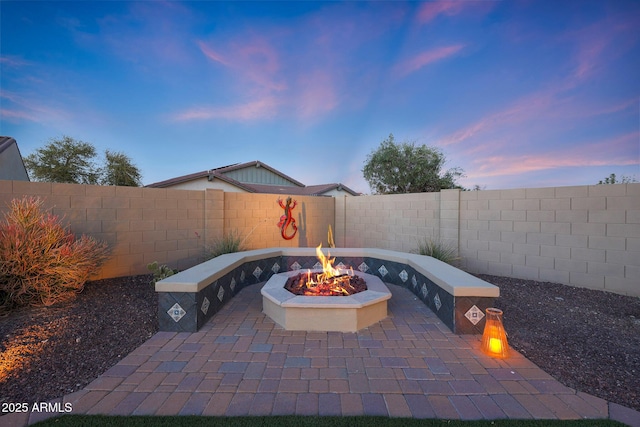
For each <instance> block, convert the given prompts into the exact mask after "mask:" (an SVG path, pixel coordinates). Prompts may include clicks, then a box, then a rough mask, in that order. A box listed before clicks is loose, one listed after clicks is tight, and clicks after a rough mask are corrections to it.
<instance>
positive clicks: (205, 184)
mask: <svg viewBox="0 0 640 427" xmlns="http://www.w3.org/2000/svg"><path fill="white" fill-rule="evenodd" d="M166 188H169V189H172V190H200V191H202V190H207V189H216V190H222V191H228V192H238V193H246V191H245V190H243V189H242V188H238V187H236V186H235V185H231V184H229V183H228V182H225V181H221V180H219V179H214V180H213V181H209V180H208V179H207V178H199V179H194V180H192V181H187V182H181V183H179V184H174V185H171V186H169V187H166Z"/></svg>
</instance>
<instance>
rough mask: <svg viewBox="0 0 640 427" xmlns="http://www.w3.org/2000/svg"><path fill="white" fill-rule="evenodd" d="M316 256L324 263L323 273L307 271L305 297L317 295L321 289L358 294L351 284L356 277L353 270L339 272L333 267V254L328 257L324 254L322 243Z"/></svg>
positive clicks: (345, 293)
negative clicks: (351, 279)
mask: <svg viewBox="0 0 640 427" xmlns="http://www.w3.org/2000/svg"><path fill="white" fill-rule="evenodd" d="M316 255H317V257H318V260H319V261H320V263H322V273H312V272H311V270H307V281H306V283H305V284H304V286H305V287H306V288H307V290H308V291H305V295H317V293H318V290H319V289H321V288H322V289H323V290H329V291H331V292H335V293H341V294H344V295H351V294H352V293H353V292H357V291H356V289H355V288H354V287H353V286H352V285H351V284H350V283H349V282H350V279H349V278H350V277H353V276H354V273H353V268H350V269H348V270H339V269H337V268H335V267H334V266H333V263H334V262H335V260H336V259H335V258H331V254H330V253H328V254H327V256H325V255H324V253H323V252H322V243H320V245H318V247H317V248H316Z"/></svg>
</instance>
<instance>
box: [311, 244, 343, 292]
mask: <svg viewBox="0 0 640 427" xmlns="http://www.w3.org/2000/svg"><path fill="white" fill-rule="evenodd" d="M316 256H317V257H318V259H319V260H320V262H321V263H322V274H319V275H318V276H317V277H316V279H317V280H318V282H319V283H322V282H324V281H326V280H329V279H331V278H333V277H336V276H340V275H341V273H340V270H338V269H336V268H334V267H333V263H334V262H335V260H336V259H335V258H330V256H331V253H328V254H327V256H326V257H325V256H324V253H322V243H320V244H319V245H318V247H317V248H316Z"/></svg>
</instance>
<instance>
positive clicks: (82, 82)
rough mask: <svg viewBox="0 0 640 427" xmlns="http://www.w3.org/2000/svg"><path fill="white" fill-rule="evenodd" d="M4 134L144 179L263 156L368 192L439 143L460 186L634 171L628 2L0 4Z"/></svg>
mask: <svg viewBox="0 0 640 427" xmlns="http://www.w3.org/2000/svg"><path fill="white" fill-rule="evenodd" d="M0 14H1V16H0V19H1V22H0V24H1V27H0V28H1V32H2V33H1V36H2V39H1V46H0V47H1V49H0V66H1V74H0V102H1V104H0V114H1V116H0V120H1V122H0V123H1V124H0V126H1V127H0V134H2V135H8V136H12V137H14V138H15V139H16V140H17V141H18V144H19V147H20V150H21V152H22V154H23V156H26V155H28V154H30V153H32V152H33V151H34V150H35V149H36V148H39V147H42V146H43V145H45V144H46V143H47V142H48V140H49V139H50V138H56V137H61V136H63V135H68V136H71V137H73V138H75V139H78V140H82V141H87V142H91V143H92V144H94V145H95V146H96V147H97V148H98V150H99V151H101V152H102V151H104V150H105V149H107V148H108V149H111V150H115V151H122V152H124V153H126V154H127V155H129V157H131V158H132V159H133V161H134V163H135V164H136V165H137V166H138V167H139V168H140V170H141V171H142V174H143V182H144V184H150V183H152V182H156V181H161V180H164V179H169V178H172V177H175V176H179V175H184V174H188V173H192V172H197V171H201V170H206V169H210V168H214V167H219V166H224V165H228V164H232V163H238V162H246V161H252V160H260V161H262V162H264V163H267V164H269V165H270V166H272V167H274V168H276V169H279V170H281V171H282V172H284V173H286V174H288V175H289V176H291V177H293V178H295V179H297V180H299V181H301V182H303V183H305V184H308V185H311V184H321V183H328V182H342V183H344V184H346V185H348V186H349V187H351V188H353V189H354V190H357V191H362V192H365V193H368V192H370V190H369V187H368V185H367V183H366V181H364V179H363V178H362V173H361V170H362V167H363V164H364V162H365V159H366V156H367V154H369V153H370V152H371V151H372V150H374V149H375V148H376V147H378V145H379V144H380V142H381V141H382V140H384V139H385V138H386V137H387V136H388V135H389V134H390V133H393V134H394V136H395V138H396V140H397V141H412V142H415V143H417V144H426V145H429V146H434V147H438V148H440V149H441V150H442V151H443V152H444V154H445V156H446V157H447V159H448V164H447V166H448V167H454V166H458V167H461V168H463V169H464V170H465V172H466V177H465V178H464V179H461V180H460V183H461V184H462V185H464V186H466V187H472V186H474V185H480V186H482V187H486V188H487V189H506V188H521V187H546V186H564V185H588V184H595V183H597V181H598V180H600V179H603V178H604V177H606V176H608V175H609V174H610V173H616V174H617V175H619V176H620V175H628V176H635V177H636V178H637V179H639V180H640V2H638V1H635V0H634V1H625V0H611V1H605V0H596V1H589V0H563V1H551V0H527V1H518V0H504V1H443V2H417V3H412V2H380V1H378V2H360V1H358V2H223V1H195V2H174V1H138V2H121V1H104V2H99V1H80V2H74V1H58V2H56V1H52V2H41V1H18V2H12V1H2V2H0Z"/></svg>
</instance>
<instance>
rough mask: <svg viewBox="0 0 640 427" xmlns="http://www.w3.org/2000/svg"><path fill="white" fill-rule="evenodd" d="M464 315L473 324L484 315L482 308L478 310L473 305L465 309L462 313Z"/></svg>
mask: <svg viewBox="0 0 640 427" xmlns="http://www.w3.org/2000/svg"><path fill="white" fill-rule="evenodd" d="M464 317H466V318H467V319H469V322H471V323H473V324H474V325H477V324H478V322H479V321H481V320H482V318H483V317H484V313H483V312H482V310H480V309H479V308H478V307H476V306H475V305H474V306H473V307H471V308H470V309H469V310H467V312H466V313H465V314H464Z"/></svg>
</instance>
